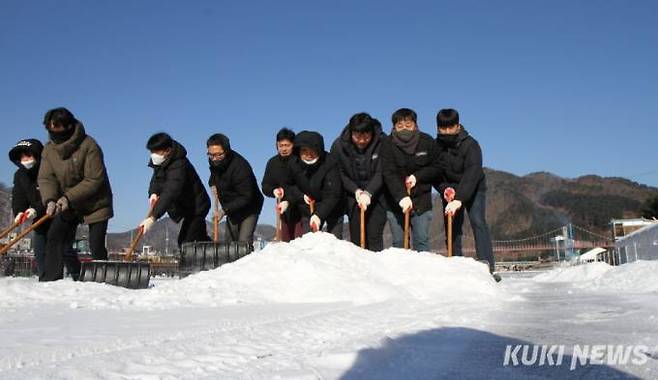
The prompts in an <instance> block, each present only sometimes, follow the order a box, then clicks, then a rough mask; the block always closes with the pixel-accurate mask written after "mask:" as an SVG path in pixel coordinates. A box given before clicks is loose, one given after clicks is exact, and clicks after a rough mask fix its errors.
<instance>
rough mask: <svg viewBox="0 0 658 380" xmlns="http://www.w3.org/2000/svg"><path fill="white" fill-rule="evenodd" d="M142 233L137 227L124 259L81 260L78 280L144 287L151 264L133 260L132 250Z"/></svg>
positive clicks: (136, 287) (135, 287) (150, 209)
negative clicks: (135, 234)
mask: <svg viewBox="0 0 658 380" xmlns="http://www.w3.org/2000/svg"><path fill="white" fill-rule="evenodd" d="M156 203H157V199H156V200H155V201H154V202H151V205H150V206H149V211H148V214H147V217H150V216H151V213H152V212H153V208H154V207H155V204H156ZM143 235H144V228H143V227H141V226H140V227H138V228H137V236H135V238H134V239H133V241H132V242H131V243H130V248H128V252H127V254H126V259H125V261H105V260H92V261H88V262H83V263H82V267H81V268H80V281H83V282H103V283H106V284H110V285H116V286H121V287H124V288H128V289H146V288H148V286H149V281H150V279H151V264H150V263H148V262H136V261H133V252H134V251H135V247H137V244H138V243H139V241H140V239H141V238H142V236H143Z"/></svg>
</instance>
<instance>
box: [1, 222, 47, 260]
mask: <svg viewBox="0 0 658 380" xmlns="http://www.w3.org/2000/svg"><path fill="white" fill-rule="evenodd" d="M48 219H50V215H48V214H46V215H44V216H42V217H41V218H40V219H39V220H37V221H36V222H34V223H33V224H32V225H31V226H30V227H28V228H26V229H24V230H23V232H21V233H20V234H18V236H16V237H15V238H14V239H13V240H12V241H10V242H9V243H7V245H5V246H4V247H2V249H0V255H4V254H5V253H7V251H9V248H11V247H12V246H13V245H14V244H16V243H17V242H18V241H19V240H21V239H22V238H24V237H25V235H27V234H29V233H30V232H32V231H33V230H34V229H35V228H37V227H39V226H40V225H42V224H43V223H45V222H46V221H47V220H48Z"/></svg>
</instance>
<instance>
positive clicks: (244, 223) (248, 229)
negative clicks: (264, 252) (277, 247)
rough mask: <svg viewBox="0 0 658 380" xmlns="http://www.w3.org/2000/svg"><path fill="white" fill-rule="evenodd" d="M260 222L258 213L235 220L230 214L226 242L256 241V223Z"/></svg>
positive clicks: (227, 220) (227, 221) (251, 242)
mask: <svg viewBox="0 0 658 380" xmlns="http://www.w3.org/2000/svg"><path fill="white" fill-rule="evenodd" d="M257 223H258V214H252V215H249V216H247V217H246V218H244V219H242V220H241V221H235V220H233V219H232V218H231V217H230V216H229V217H228V218H226V242H227V243H230V242H234V241H240V242H249V244H253V242H254V231H256V224H257Z"/></svg>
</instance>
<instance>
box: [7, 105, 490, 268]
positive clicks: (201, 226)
mask: <svg viewBox="0 0 658 380" xmlns="http://www.w3.org/2000/svg"><path fill="white" fill-rule="evenodd" d="M391 119H392V120H391V121H392V125H393V126H392V129H391V132H390V134H389V135H387V134H385V133H384V132H383V128H382V125H381V123H380V122H379V121H378V120H377V119H375V118H373V117H371V116H370V115H369V114H367V113H358V114H355V115H353V116H352V117H351V118H350V120H349V122H348V124H347V126H345V128H344V129H343V130H342V132H341V133H340V135H339V136H338V138H337V139H336V140H335V141H334V143H333V144H332V146H331V149H330V151H326V150H325V145H324V139H323V137H322V135H320V134H319V133H317V132H313V131H302V132H299V133H297V134H295V133H294V132H293V131H291V130H290V129H287V128H283V129H281V130H280V131H279V132H278V133H277V134H276V148H277V154H276V155H275V156H274V157H272V158H271V159H270V160H269V161H268V163H267V166H266V169H265V174H264V177H263V180H262V183H261V188H259V186H258V183H257V180H256V176H255V175H254V172H253V170H252V168H251V165H250V164H249V162H248V161H247V160H246V159H245V158H244V157H243V156H242V155H240V154H239V153H238V152H237V151H235V150H234V149H233V148H232V147H231V144H230V141H229V138H228V137H227V136H225V135H223V134H221V133H217V134H214V135H212V136H210V137H209V138H208V140H207V142H206V147H207V156H208V162H209V168H210V177H209V181H208V183H209V185H210V187H211V189H212V194H213V197H216V201H217V202H218V204H219V207H218V210H219V212H220V213H221V214H222V216H224V215H225V216H226V224H225V225H226V234H225V236H226V240H227V241H228V242H231V241H242V242H252V241H253V235H254V231H255V228H256V225H257V222H258V217H259V215H260V213H261V211H262V207H263V194H265V195H266V196H268V197H272V198H275V199H276V212H277V215H279V216H280V234H279V235H280V236H279V238H280V240H282V241H290V240H291V239H294V238H297V237H299V236H301V235H302V234H304V233H306V232H309V231H318V230H321V229H322V228H323V227H324V228H326V230H327V231H328V232H331V233H332V234H334V235H335V236H337V237H338V238H343V217H344V215H347V217H348V221H349V231H350V239H351V241H352V242H353V243H355V244H357V245H358V244H359V243H360V226H361V216H362V215H364V219H365V220H364V224H365V235H366V243H365V244H366V248H368V249H370V250H373V251H380V250H382V249H383V230H384V226H385V224H386V221H388V222H389V225H390V228H391V233H392V236H393V246H394V247H403V244H404V242H403V240H404V237H403V228H404V218H405V214H408V215H409V218H410V225H411V236H412V239H411V240H412V242H413V248H414V249H415V250H418V251H429V250H430V231H429V230H430V223H431V220H432V187H434V188H435V189H436V190H437V191H438V192H439V194H440V196H441V199H442V203H443V208H444V215H451V216H453V217H454V227H453V231H454V233H453V247H454V253H453V254H454V255H461V237H462V224H463V218H464V212H461V210H462V209H466V210H467V211H468V215H469V219H470V222H471V226H472V227H473V232H474V235H475V240H476V251H477V255H478V258H479V259H481V260H484V261H487V262H488V264H489V268H490V270H491V271H492V272H493V270H494V256H493V252H492V247H491V239H490V236H489V230H488V227H487V224H486V221H485V191H486V187H485V178H484V171H483V168H482V152H481V149H480V146H479V144H478V143H477V141H476V140H475V139H473V138H472V137H471V136H469V134H468V132H467V131H466V130H465V129H464V127H463V126H462V125H461V124H460V122H459V114H458V113H457V111H455V110H453V109H443V110H441V111H439V112H438V114H437V116H436V121H437V136H436V138H433V137H431V136H430V135H428V134H426V133H423V132H421V131H420V130H419V128H418V124H417V116H416V113H415V112H414V111H413V110H411V109H408V108H402V109H399V110H397V111H395V112H394V113H393V115H392V118H391ZM43 124H44V126H45V127H46V129H47V131H48V135H49V142H48V143H47V144H46V145H45V147H44V146H43V145H42V144H41V143H40V142H39V141H38V140H36V139H29V140H22V141H19V142H18V143H17V144H16V145H15V146H14V147H13V148H12V149H11V151H10V152H9V158H10V160H11V161H12V162H14V163H15V164H16V165H17V166H18V170H17V171H16V174H15V176H14V188H13V198H12V199H13V202H12V207H13V211H14V214H15V215H16V216H15V218H16V219H15V221H16V222H19V221H21V222H22V221H26V220H28V219H35V220H36V219H38V218H41V217H42V216H44V215H48V218H46V219H48V220H47V222H46V223H44V224H42V225H40V226H39V228H37V229H36V230H35V234H34V239H33V241H34V244H33V246H34V251H35V256H36V258H37V267H38V272H39V279H40V280H41V281H52V280H57V279H60V278H62V276H63V267H64V265H66V267H67V270H68V272H70V273H71V274H72V275H73V277H74V278H75V277H76V276H77V274H78V273H79V270H80V264H79V261H78V258H77V255H76V254H75V252H72V251H71V249H70V247H71V243H72V242H73V240H74V238H75V233H76V229H77V226H78V225H79V224H80V223H84V224H87V225H88V226H89V236H88V240H89V250H90V253H91V255H92V257H93V258H94V259H96V260H107V250H106V247H105V236H106V234H107V225H108V220H109V219H110V218H111V217H112V216H113V207H112V190H111V187H110V181H109V178H108V175H107V171H106V168H105V163H104V159H103V152H102V150H101V148H100V147H99V146H98V144H97V143H96V141H95V140H94V139H93V138H92V137H90V136H89V135H87V134H86V132H85V128H84V126H83V125H82V123H81V122H80V121H78V120H77V119H76V118H75V117H74V115H73V114H72V113H71V112H70V111H69V110H67V109H66V108H56V109H52V110H50V111H48V112H47V113H46V115H45V117H44V121H43ZM146 148H147V150H148V151H149V152H150V160H149V166H150V167H151V168H152V169H153V175H152V178H151V181H150V185H149V191H148V195H149V202H150V205H151V208H150V213H149V216H148V217H147V218H146V219H145V220H144V221H143V222H142V223H141V224H140V226H141V228H143V230H144V232H147V231H148V230H149V229H150V227H151V226H152V225H153V224H154V223H155V221H157V220H158V219H159V218H161V217H162V216H163V215H164V214H165V213H167V214H168V215H169V217H170V218H171V219H173V220H174V221H176V222H182V225H181V228H180V232H179V236H178V244H179V246H181V245H182V244H183V243H185V242H193V241H208V240H210V237H209V236H208V232H207V227H206V217H207V215H208V213H209V210H210V207H211V199H210V197H209V196H208V193H207V191H206V188H205V186H204V185H203V183H202V181H201V179H200V177H199V175H198V173H197V171H196V170H195V168H194V166H193V165H192V164H191V162H190V161H189V160H188V158H187V151H186V150H185V148H184V147H183V146H182V145H181V144H180V143H178V142H177V141H175V140H174V139H172V137H171V136H169V135H168V134H166V133H156V134H154V135H153V136H151V137H150V138H149V139H148V141H147V144H146ZM261 189H262V193H261Z"/></svg>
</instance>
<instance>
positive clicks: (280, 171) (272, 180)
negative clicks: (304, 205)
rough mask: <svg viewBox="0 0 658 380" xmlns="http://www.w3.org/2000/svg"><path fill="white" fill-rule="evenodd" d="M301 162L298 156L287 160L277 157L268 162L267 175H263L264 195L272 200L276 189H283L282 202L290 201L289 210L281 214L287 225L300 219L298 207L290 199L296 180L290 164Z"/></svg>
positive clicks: (289, 157)
mask: <svg viewBox="0 0 658 380" xmlns="http://www.w3.org/2000/svg"><path fill="white" fill-rule="evenodd" d="M296 160H299V158H298V157H297V156H295V155H294V154H293V155H290V156H288V157H286V158H283V157H281V156H280V155H278V154H277V155H276V156H274V157H272V158H270V159H269V161H267V166H266V167H265V174H263V181H262V182H261V187H262V189H263V194H265V195H266V196H268V197H270V198H274V189H276V188H279V187H281V188H283V198H282V199H281V200H282V201H288V203H289V205H288V210H287V211H286V212H285V213H283V214H281V218H283V220H284V221H285V222H286V223H292V222H295V221H297V220H298V219H299V210H298V207H297V205H294V204H293V203H292V200H291V199H290V196H289V194H290V192H291V191H293V192H294V190H291V188H292V187H293V186H295V180H294V179H293V178H292V173H291V172H290V168H289V167H288V164H289V163H290V161H296Z"/></svg>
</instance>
